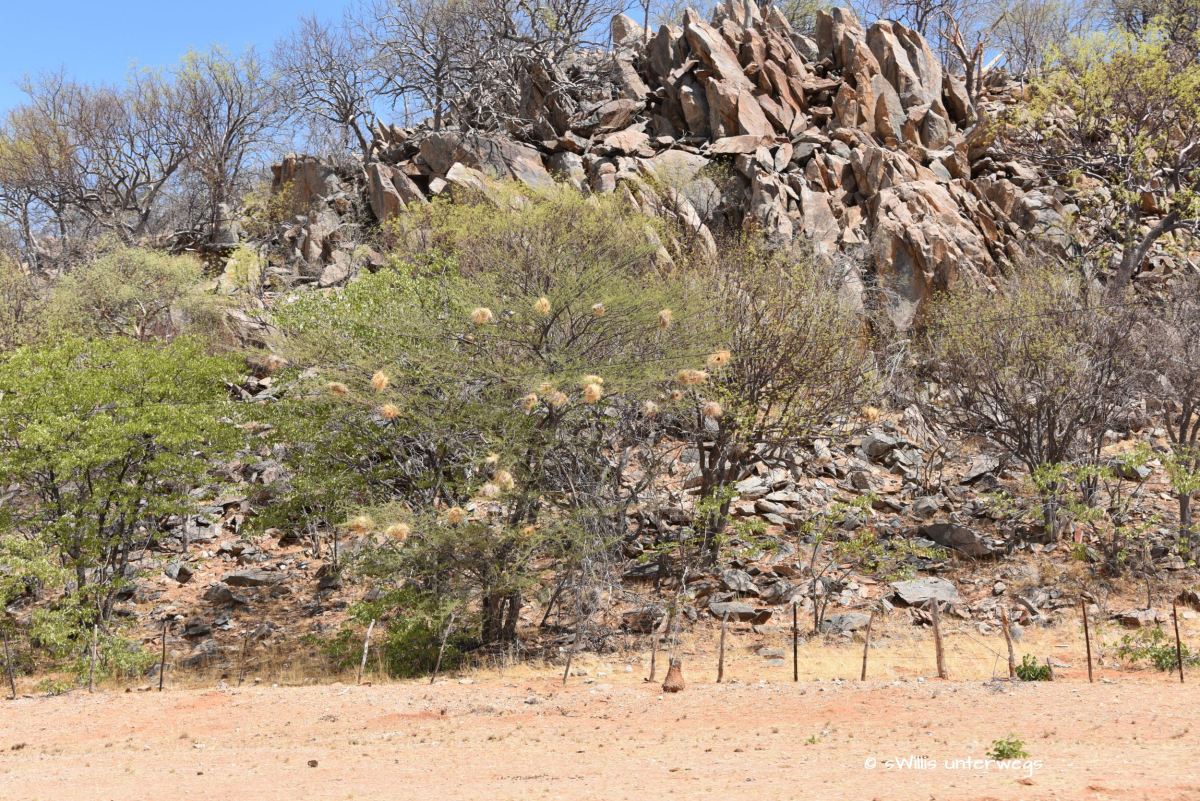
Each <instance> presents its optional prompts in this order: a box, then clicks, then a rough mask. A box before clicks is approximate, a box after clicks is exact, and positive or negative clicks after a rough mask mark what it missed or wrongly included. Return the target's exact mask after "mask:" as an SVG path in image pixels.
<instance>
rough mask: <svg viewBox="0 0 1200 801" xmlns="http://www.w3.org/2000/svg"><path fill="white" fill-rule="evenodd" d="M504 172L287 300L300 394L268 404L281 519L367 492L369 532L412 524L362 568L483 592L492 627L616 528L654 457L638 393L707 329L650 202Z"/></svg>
mask: <svg viewBox="0 0 1200 801" xmlns="http://www.w3.org/2000/svg"><path fill="white" fill-rule="evenodd" d="M497 192H498V193H499V196H498V197H499V199H498V200H497V201H496V202H494V203H480V204H478V205H473V206H472V205H449V204H445V203H433V204H429V206H428V207H427V208H424V209H421V210H415V211H413V212H412V213H411V214H409V215H405V216H403V217H402V218H400V222H398V223H397V224H396V229H395V230H394V231H393V232H392V236H393V238H394V240H395V241H396V243H397V244H396V249H395V251H394V252H393V253H392V259H393V261H394V263H395V265H396V269H395V270H393V271H383V272H380V273H379V274H376V275H373V276H365V277H363V278H362V279H361V280H359V281H357V282H355V283H354V284H352V285H351V286H349V287H347V288H346V290H345V291H343V292H341V293H338V294H336V295H332V296H328V297H326V296H321V295H316V294H311V295H308V296H305V297H302V298H299V299H297V300H296V302H294V303H291V304H288V305H284V306H282V308H280V309H279V311H278V314H277V323H278V325H279V328H280V330H281V331H282V333H283V334H284V336H285V340H284V342H283V343H282V344H283V348H284V350H285V352H286V353H287V355H288V356H289V359H290V361H291V364H292V372H290V373H289V374H288V375H286V376H285V377H284V378H285V380H287V379H288V378H292V379H294V380H295V384H294V387H295V389H296V393H295V395H294V397H293V398H291V399H289V400H285V401H284V402H282V403H280V404H279V405H278V407H277V408H276V409H274V410H272V411H270V412H268V414H269V415H270V419H271V420H272V421H273V422H274V423H275V424H276V425H277V433H278V435H279V437H280V438H281V440H283V441H284V442H289V443H294V444H296V445H297V447H294V448H293V449H292V455H291V457H290V458H291V459H292V460H293V462H294V464H295V466H296V468H297V469H296V475H297V478H296V480H295V482H294V483H293V489H294V493H293V494H292V495H291V496H290V498H288V499H285V503H283V504H280V505H279V506H278V508H277V509H275V510H274V511H273V513H272V514H273V515H274V516H275V518H276V519H278V518H279V517H280V516H287V517H290V518H291V519H292V520H295V521H302V522H304V523H312V522H314V521H317V522H322V523H323V524H325V525H333V524H337V523H340V522H342V521H344V520H345V519H347V518H348V517H351V516H353V515H355V514H357V512H358V511H360V510H363V509H364V508H365V509H366V511H368V512H369V513H370V515H371V516H372V517H373V518H374V519H376V520H378V521H379V523H380V524H381V525H380V526H368V528H370V529H371V530H373V531H377V530H379V528H380V527H388V526H389V525H392V526H395V525H399V524H404V525H406V526H409V527H410V531H411V535H410V536H408V538H407V541H406V542H405V544H404V546H403V548H399V547H394V546H393V545H392V544H388V545H385V546H382V547H381V548H378V549H376V551H375V563H374V565H373V566H372V565H364V566H361V567H360V568H359V569H362V570H364V571H368V570H374V571H375V572H374V573H372V575H379V576H390V577H391V578H392V579H393V580H395V581H401V580H402V579H405V578H410V577H411V578H412V579H413V580H416V581H419V582H421V583H422V584H423V585H425V586H428V587H430V588H431V589H433V591H434V592H436V593H437V595H438V597H439V598H441V599H442V600H447V599H456V600H477V601H478V603H479V606H478V607H473V609H478V610H480V611H479V612H478V614H479V617H478V619H477V622H478V625H479V627H480V631H481V640H482V641H483V642H485V643H491V642H495V641H496V640H498V639H502V638H504V639H507V638H509V637H511V636H512V631H513V628H514V627H515V625H516V614H517V610H518V609H519V599H520V597H521V596H522V594H523V593H525V592H527V591H529V590H530V589H531V588H532V587H533V586H534V584H535V583H536V576H535V575H534V567H535V565H537V566H539V567H540V566H541V565H543V564H550V565H553V566H555V567H557V568H558V569H562V568H564V567H569V566H576V565H580V564H582V563H583V562H586V561H588V560H590V559H594V558H596V557H597V556H598V555H599V554H601V553H603V552H605V550H606V549H608V548H610V547H611V546H612V545H613V544H614V543H615V542H616V541H617V540H618V539H619V538H621V537H622V536H624V534H625V528H626V526H625V517H624V513H625V509H626V508H627V507H628V506H629V505H630V504H631V503H633V502H635V500H636V499H637V498H639V497H640V496H641V494H642V493H643V492H645V490H646V488H647V486H648V485H649V482H650V481H652V480H653V477H654V476H655V475H657V470H658V469H659V468H658V466H657V460H658V459H659V456H658V455H657V454H655V453H654V451H653V448H652V444H653V442H654V441H655V440H656V438H657V437H659V436H661V423H660V422H659V419H658V418H657V417H655V416H654V415H652V414H645V413H643V409H642V404H643V402H645V401H647V400H651V399H658V398H659V396H660V394H662V392H663V389H664V387H665V386H666V385H667V384H668V382H669V381H670V377H671V376H672V375H673V374H674V373H675V372H676V371H677V370H678V369H679V368H680V367H682V366H686V365H688V364H691V363H694V362H693V360H694V359H695V358H696V357H695V353H696V351H697V350H698V348H699V347H700V346H701V345H702V344H703V343H704V342H705V339H704V338H705V336H706V334H705V331H704V326H703V323H704V321H703V319H702V318H701V317H700V315H699V312H700V311H701V310H702V308H703V306H702V300H701V298H700V296H699V294H698V292H697V291H696V290H695V289H694V287H693V286H692V285H691V284H689V282H688V281H687V280H686V279H685V278H683V277H679V276H672V275H670V274H667V273H664V272H663V270H661V269H660V268H659V265H658V263H657V261H656V258H657V256H658V254H659V248H660V245H659V244H658V238H657V235H654V223H653V221H652V220H650V219H649V218H647V217H645V216H643V215H641V214H640V213H635V212H633V211H631V210H630V209H629V207H628V206H627V205H626V204H623V203H621V202H620V201H619V200H618V199H616V198H585V197H583V196H582V195H580V194H578V193H576V192H574V191H572V190H569V189H561V188H559V189H553V190H549V191H547V192H545V193H541V194H532V193H526V194H520V193H512V194H505V192H504V190H501V189H499V188H498V189H497ZM664 310H669V313H668V314H667V315H665V316H664V314H663V312H664ZM704 352H706V351H704V350H700V353H704ZM302 375H303V376H305V377H304V378H301V377H300V376H302ZM614 454H622V456H621V457H620V458H619V459H614V458H613V455H614ZM635 469H636V470H637V475H636V476H632V472H631V471H634V470H635ZM452 513H453V514H452ZM264 522H265V521H264ZM543 560H549V562H548V563H547V562H545V561H543ZM464 614H465V613H464ZM473 614H474V613H473Z"/></svg>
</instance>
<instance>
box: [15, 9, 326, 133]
mask: <svg viewBox="0 0 1200 801" xmlns="http://www.w3.org/2000/svg"><path fill="white" fill-rule="evenodd" d="M348 4H349V3H348V0H200V2H183V0H155V1H153V2H150V1H148V0H13V1H12V2H6V3H5V9H4V18H3V23H2V24H0V109H7V108H9V107H11V106H13V105H15V104H17V103H19V102H21V100H22V97H23V96H22V94H21V93H20V91H19V90H18V89H17V88H16V86H14V83H15V82H16V81H18V80H20V78H21V76H23V75H25V74H37V73H39V72H46V71H53V70H57V69H59V68H60V67H66V69H67V72H68V73H70V74H72V75H74V76H75V77H76V78H78V79H80V80H84V81H108V82H116V81H119V80H121V79H122V77H123V76H124V75H125V72H126V70H127V69H128V67H129V65H130V63H131V62H133V61H137V62H138V63H140V64H147V65H162V64H170V63H171V62H173V61H175V60H176V59H177V58H179V56H180V55H182V54H183V53H184V52H185V51H186V50H187V49H188V48H189V47H192V46H196V47H204V46H207V45H209V44H213V43H217V44H222V45H225V46H227V47H229V48H230V49H232V50H240V49H241V48H242V47H244V46H245V45H246V44H256V45H258V46H259V47H260V49H262V50H264V51H269V50H270V48H271V45H272V44H273V43H274V42H275V40H276V39H278V38H279V37H280V36H282V35H284V34H285V33H287V32H288V30H290V29H291V27H292V26H293V24H294V23H295V21H296V18H297V17H299V16H301V15H308V14H312V13H316V14H317V15H318V16H319V17H322V18H336V17H339V16H341V13H342V10H343V9H344V8H345V7H346V6H347V5H348Z"/></svg>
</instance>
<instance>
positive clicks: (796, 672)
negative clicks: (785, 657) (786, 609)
mask: <svg viewBox="0 0 1200 801" xmlns="http://www.w3.org/2000/svg"><path fill="white" fill-rule="evenodd" d="M799 608H800V604H798V603H796V602H794V601H793V602H792V681H800V627H799V624H798V622H797V615H798V613H797V610H798V609H799Z"/></svg>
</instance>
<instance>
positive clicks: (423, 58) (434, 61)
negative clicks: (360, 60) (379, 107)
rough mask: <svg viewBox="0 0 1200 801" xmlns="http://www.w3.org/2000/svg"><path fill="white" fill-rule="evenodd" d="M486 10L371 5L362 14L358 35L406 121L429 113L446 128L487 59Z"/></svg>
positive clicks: (398, 1) (394, 0) (415, 2)
mask: <svg viewBox="0 0 1200 801" xmlns="http://www.w3.org/2000/svg"><path fill="white" fill-rule="evenodd" d="M480 11H482V4H481V3H479V2H477V1H476V0H371V2H369V3H367V4H366V5H364V6H363V8H362V9H361V10H360V13H359V14H358V16H357V18H356V23H357V24H356V30H357V31H358V34H359V35H360V36H361V37H362V38H363V39H364V40H365V41H367V42H369V43H370V47H371V55H372V57H373V62H372V68H373V69H374V70H375V71H376V72H377V73H378V74H379V76H380V78H381V88H382V91H383V92H384V94H386V95H387V96H388V97H390V98H391V99H392V101H393V102H394V103H396V105H398V106H403V107H404V108H405V110H406V116H407V114H410V113H414V112H415V113H427V114H429V115H431V117H432V123H433V129H434V130H435V131H440V130H441V129H442V126H443V121H444V117H445V116H446V114H447V112H448V111H449V108H450V104H451V102H452V100H453V99H454V98H456V97H458V96H461V95H463V94H465V93H466V92H467V91H468V90H467V87H468V84H469V83H470V80H471V75H472V73H473V72H474V71H475V65H476V64H477V62H479V61H480V59H482V57H483V55H482V43H483V38H484V37H483V27H484V24H485V23H484V21H483V20H482V19H481V18H480V16H481V15H480V14H479V12H480ZM405 122H406V123H407V122H409V120H407V119H406V120H405Z"/></svg>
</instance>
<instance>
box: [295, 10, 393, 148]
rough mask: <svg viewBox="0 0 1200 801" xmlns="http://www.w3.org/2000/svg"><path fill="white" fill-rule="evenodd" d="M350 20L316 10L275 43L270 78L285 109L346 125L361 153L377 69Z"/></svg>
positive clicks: (377, 77)
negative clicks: (326, 17) (332, 19)
mask: <svg viewBox="0 0 1200 801" xmlns="http://www.w3.org/2000/svg"><path fill="white" fill-rule="evenodd" d="M360 30H361V29H360V28H358V27H357V26H354V25H351V24H333V23H329V22H322V21H320V20H318V19H317V17H316V15H313V16H311V17H301V18H300V22H299V25H298V26H297V28H296V29H295V30H293V31H292V32H291V33H290V34H288V35H287V36H286V37H284V38H283V39H281V40H280V41H279V42H278V43H276V45H275V49H274V52H273V54H272V58H271V63H272V66H273V67H274V69H275V75H274V83H275V86H276V89H277V90H278V91H279V93H280V96H281V97H282V98H283V103H284V104H285V105H286V107H287V110H288V111H290V112H291V113H292V114H294V115H296V116H299V117H302V118H308V119H309V120H312V119H317V120H322V121H324V122H326V123H329V124H332V125H334V126H337V127H339V128H343V129H345V130H346V131H347V132H348V133H349V134H351V135H352V136H353V137H354V140H355V141H356V143H357V145H358V147H359V148H360V149H361V151H362V153H363V155H364V156H369V154H370V142H369V141H368V139H367V136H368V133H369V131H370V127H371V118H372V107H373V104H374V101H375V98H376V96H377V94H378V91H379V86H378V84H379V73H378V71H377V70H376V69H375V65H374V64H373V63H372V61H371V59H370V58H369V57H368V55H369V54H368V49H367V47H366V44H367V43H366V42H363V41H360V40H359V39H358V38H357V36H356V33H357V32H358V31H360Z"/></svg>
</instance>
